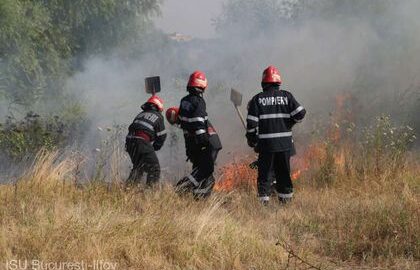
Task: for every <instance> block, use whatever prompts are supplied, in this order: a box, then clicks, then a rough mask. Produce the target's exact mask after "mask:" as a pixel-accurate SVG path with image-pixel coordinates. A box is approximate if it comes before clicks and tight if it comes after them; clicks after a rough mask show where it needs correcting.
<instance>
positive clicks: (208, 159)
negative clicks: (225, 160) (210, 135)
mask: <svg viewBox="0 0 420 270" xmlns="http://www.w3.org/2000/svg"><path fill="white" fill-rule="evenodd" d="M190 147H191V149H189V151H188V152H189V157H188V158H189V159H190V161H191V163H192V167H193V173H192V175H193V176H194V178H195V179H196V181H197V182H198V183H200V182H201V181H203V180H205V179H206V178H208V177H210V176H211V175H213V172H214V162H215V160H216V157H217V152H216V153H214V151H212V148H211V147H210V146H208V147H206V148H205V149H202V148H201V147H200V146H199V145H192V146H190Z"/></svg>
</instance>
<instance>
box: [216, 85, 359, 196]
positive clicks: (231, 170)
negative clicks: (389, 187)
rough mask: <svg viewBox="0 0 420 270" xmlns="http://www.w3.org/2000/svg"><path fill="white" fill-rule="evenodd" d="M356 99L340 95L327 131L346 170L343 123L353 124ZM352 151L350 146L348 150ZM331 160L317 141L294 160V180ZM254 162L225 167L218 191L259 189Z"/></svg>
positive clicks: (340, 165) (337, 160)
mask: <svg viewBox="0 0 420 270" xmlns="http://www.w3.org/2000/svg"><path fill="white" fill-rule="evenodd" d="M352 103H353V97H352V96H351V95H350V94H349V93H342V94H339V95H337V96H336V99H335V109H334V112H333V114H332V117H331V119H330V121H331V122H330V127H329V128H328V130H327V134H326V135H327V138H328V141H329V142H330V143H333V144H334V145H339V144H340V145H341V147H340V149H339V150H338V151H337V152H335V153H334V163H335V165H336V166H337V168H338V169H343V168H344V164H345V163H346V160H345V151H348V150H349V149H346V147H344V146H343V141H344V140H345V138H343V134H342V131H341V130H342V127H341V126H340V124H339V123H341V122H343V121H344V122H347V123H350V122H352V121H353V118H354V117H353V114H352V111H353V110H352V108H351V107H352V105H353V104H352ZM347 148H348V147H347ZM326 158H327V145H326V144H325V143H324V142H321V141H316V142H313V143H311V144H309V145H307V146H306V147H305V150H304V151H303V153H302V154H299V155H297V156H295V157H293V158H292V160H291V162H292V167H293V168H296V169H295V170H293V171H292V173H291V178H292V180H293V181H296V180H298V179H299V178H300V177H301V176H302V174H303V173H304V172H306V171H309V170H310V169H311V168H316V167H318V166H319V165H320V164H321V163H322V162H323V161H325V159H326ZM251 162H252V160H249V158H248V160H242V161H240V162H239V163H238V162H234V163H231V164H228V165H226V166H224V167H223V168H222V169H221V174H220V177H219V179H218V181H217V182H216V184H215V187H214V189H215V190H216V191H231V190H234V189H238V188H239V189H241V188H242V189H243V188H245V189H250V188H255V187H256V186H257V174H258V170H256V169H251V168H250V167H249V164H250V163H251Z"/></svg>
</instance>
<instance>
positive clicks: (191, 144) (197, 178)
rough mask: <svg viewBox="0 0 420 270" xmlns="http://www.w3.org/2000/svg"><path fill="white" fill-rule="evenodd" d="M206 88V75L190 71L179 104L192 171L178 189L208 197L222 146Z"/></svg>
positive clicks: (177, 185)
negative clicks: (208, 108)
mask: <svg viewBox="0 0 420 270" xmlns="http://www.w3.org/2000/svg"><path fill="white" fill-rule="evenodd" d="M206 88H207V79H206V75H205V74H204V73H203V72H201V71H195V72H194V73H192V74H191V76H190V78H189V81H188V85H187V91H188V93H189V94H188V95H187V96H185V97H184V98H182V100H181V105H180V107H179V116H178V119H179V124H180V127H181V129H182V130H183V131H184V139H185V149H186V154H187V159H188V160H190V161H191V163H192V164H193V166H192V167H193V169H192V172H191V174H189V175H188V176H186V177H184V178H182V179H181V180H180V181H178V183H177V184H176V188H177V191H179V192H181V193H182V192H189V191H191V192H192V193H193V195H194V196H196V197H208V196H209V195H210V194H211V192H212V190H213V187H214V183H215V179H214V177H213V172H214V164H215V161H216V159H217V154H218V152H219V150H220V149H221V148H222V145H221V142H220V139H219V136H218V135H217V133H216V130H215V129H214V127H213V126H212V125H211V123H210V122H209V121H208V116H207V111H206V102H205V101H204V98H203V93H204V91H205V89H206Z"/></svg>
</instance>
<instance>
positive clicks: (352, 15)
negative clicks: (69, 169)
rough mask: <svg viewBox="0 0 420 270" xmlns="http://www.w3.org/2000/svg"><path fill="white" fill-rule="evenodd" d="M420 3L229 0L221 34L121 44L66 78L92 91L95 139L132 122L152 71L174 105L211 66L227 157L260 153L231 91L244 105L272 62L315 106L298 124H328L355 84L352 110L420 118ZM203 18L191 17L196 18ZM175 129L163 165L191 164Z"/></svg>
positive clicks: (211, 103)
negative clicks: (140, 47)
mask: <svg viewBox="0 0 420 270" xmlns="http://www.w3.org/2000/svg"><path fill="white" fill-rule="evenodd" d="M235 4H237V5H239V4H240V5H239V6H240V8H236V7H239V6H235ZM171 8H173V9H174V10H171V12H172V13H173V14H176V13H177V12H178V11H180V10H182V9H184V6H183V5H174V4H172V5H171ZM419 8H420V2H418V1H415V0H405V1H380V0H378V1H369V2H368V1H336V0H323V1H298V0H289V1H286V0H284V1H280V0H278V1H275V0H271V1H252V0H246V1H226V3H225V6H224V12H223V13H222V15H221V16H220V17H219V19H218V20H217V21H216V26H217V34H218V35H217V37H215V38H212V39H194V40H192V41H190V42H176V41H172V40H168V41H167V42H164V43H162V44H153V45H152V46H150V47H151V48H150V49H149V50H148V52H147V53H146V54H145V55H143V56H141V57H139V58H135V59H127V58H123V57H121V56H120V53H118V50H117V52H116V53H115V54H114V55H111V56H108V57H96V58H91V59H89V60H87V61H86V63H85V68H84V70H83V72H80V73H78V74H75V75H74V77H72V78H71V79H70V80H69V81H68V82H67V87H68V88H69V89H70V90H71V91H75V92H79V93H80V95H81V96H82V97H83V102H84V103H85V105H86V107H87V111H88V115H89V118H90V119H91V121H92V131H91V133H90V136H89V138H90V139H89V140H90V141H92V140H91V139H92V137H95V136H96V135H95V134H97V131H96V128H97V127H98V126H99V127H106V126H113V125H114V124H122V125H125V126H128V124H130V123H131V121H132V119H133V118H134V116H135V115H136V114H137V113H138V112H139V110H140V106H141V104H142V103H143V102H144V101H145V100H146V99H147V98H148V96H147V95H146V94H145V93H144V86H143V85H144V78H145V77H147V76H153V75H160V76H161V79H162V89H163V90H162V93H161V94H160V96H161V97H162V98H163V99H164V100H165V105H166V108H167V107H170V106H175V105H178V104H179V100H180V98H181V97H182V96H184V95H185V94H186V92H185V85H186V82H187V79H188V75H189V74H190V73H191V72H192V71H194V70H196V69H200V70H203V71H204V72H206V74H207V76H208V80H209V89H208V90H207V92H206V95H205V99H206V100H207V104H208V113H209V117H210V119H211V120H212V122H213V123H214V125H215V127H216V129H217V130H218V132H219V134H220V136H221V139H222V143H223V145H224V149H223V151H222V152H221V155H220V158H219V160H220V162H224V161H227V160H231V159H232V158H234V156H235V155H237V154H243V153H247V154H251V152H250V151H249V149H247V147H246V142H245V139H244V134H245V131H244V130H243V127H242V126H241V124H240V122H239V119H238V117H237V115H236V112H235V111H234V109H233V106H232V104H231V103H230V100H229V93H230V88H231V87H234V88H236V89H238V90H239V91H241V92H242V93H243V94H244V104H243V106H242V108H241V109H242V111H243V112H244V113H246V102H247V101H248V100H249V99H250V98H251V97H252V96H253V95H254V94H256V93H257V92H258V91H260V78H261V73H262V71H263V69H264V68H265V67H266V66H268V65H271V64H273V65H276V66H277V67H278V68H279V69H280V71H281V73H282V76H283V79H284V84H283V88H284V89H287V90H289V91H291V92H292V93H293V94H294V95H295V97H296V98H297V100H298V101H299V102H300V103H301V104H303V105H304V106H305V107H306V109H307V111H308V117H307V119H306V120H305V121H304V123H303V124H302V125H301V126H299V127H297V128H296V130H295V132H296V133H297V134H303V133H306V132H308V131H311V130H312V128H313V127H314V126H316V125H321V126H322V125H323V123H324V124H325V123H326V122H327V121H328V114H329V113H330V112H331V110H332V109H333V107H334V103H333V101H334V97H335V96H336V95H337V94H339V93H342V92H348V93H351V95H352V96H354V99H355V100H356V101H357V102H358V106H357V108H358V109H357V111H355V112H353V113H354V114H355V117H356V119H357V120H358V121H360V122H361V123H366V122H368V121H369V120H370V119H371V118H372V116H376V115H378V114H380V113H390V114H392V115H393V116H394V117H396V118H397V119H399V120H400V121H402V122H405V123H410V124H411V125H413V126H415V127H420V122H419V119H418V112H419V111H418V107H416V106H417V105H418V104H419V95H420V88H419V87H420V76H419V74H420V72H419V71H420V59H419V58H418V56H419V55H420V46H419V44H420V40H419V39H420V17H419V16H418V14H417V11H418V10H419ZM196 19H197V18H194V17H192V18H191V22H190V23H191V25H194V21H195V20H196ZM199 27H200V26H197V28H199ZM191 31H200V29H192V30H191ZM416 108H417V109H416ZM167 126H168V125H167ZM170 129H171V135H170V138H168V140H172V142H171V143H170V144H171V145H172V146H171V147H169V144H167V145H166V146H164V147H163V149H162V150H161V151H160V152H159V156H160V158H161V163H162V167H166V168H171V169H174V168H179V167H181V168H184V167H183V166H182V164H184V157H185V154H184V151H183V138H182V134H181V132H180V131H179V130H176V129H175V128H170ZM175 135H176V136H178V137H179V140H176V139H174V136H175ZM171 136H172V137H171ZM171 138H172V139H171ZM122 140H123V138H122ZM92 147H93V146H92ZM173 149H176V150H173ZM127 167H128V165H127ZM177 172H178V173H180V172H179V170H178V171H177ZM180 174H181V173H180Z"/></svg>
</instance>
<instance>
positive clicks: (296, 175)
mask: <svg viewBox="0 0 420 270" xmlns="http://www.w3.org/2000/svg"><path fill="white" fill-rule="evenodd" d="M301 174H302V171H301V170H299V169H298V170H296V171H294V172H292V180H293V181H296V180H298V179H299V177H300V175H301Z"/></svg>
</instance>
